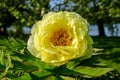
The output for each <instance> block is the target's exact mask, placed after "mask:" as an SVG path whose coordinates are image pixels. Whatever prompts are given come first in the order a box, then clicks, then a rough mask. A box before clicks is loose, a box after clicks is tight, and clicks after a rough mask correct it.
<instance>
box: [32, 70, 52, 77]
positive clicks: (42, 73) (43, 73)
mask: <svg viewBox="0 0 120 80" xmlns="http://www.w3.org/2000/svg"><path fill="white" fill-rule="evenodd" d="M51 74H52V73H51V72H49V71H46V70H42V71H34V72H32V75H34V76H36V77H38V78H39V79H42V78H43V77H46V76H48V75H51Z"/></svg>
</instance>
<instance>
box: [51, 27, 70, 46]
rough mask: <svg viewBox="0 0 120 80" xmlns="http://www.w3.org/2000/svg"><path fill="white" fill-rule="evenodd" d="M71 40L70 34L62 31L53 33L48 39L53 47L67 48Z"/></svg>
mask: <svg viewBox="0 0 120 80" xmlns="http://www.w3.org/2000/svg"><path fill="white" fill-rule="evenodd" d="M71 40H72V37H71V34H70V33H69V32H68V31H66V30H64V29H60V30H58V31H55V32H54V33H53V34H52V37H51V39H50V41H51V42H52V44H53V45H54V46H69V45H70V44H71Z"/></svg>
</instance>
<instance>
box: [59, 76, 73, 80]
mask: <svg viewBox="0 0 120 80" xmlns="http://www.w3.org/2000/svg"><path fill="white" fill-rule="evenodd" d="M61 78H62V79H63V80H75V78H72V77H70V76H61Z"/></svg>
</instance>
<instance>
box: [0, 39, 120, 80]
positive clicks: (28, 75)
mask: <svg viewBox="0 0 120 80" xmlns="http://www.w3.org/2000/svg"><path fill="white" fill-rule="evenodd" d="M115 51H117V50H116V49H115ZM102 55H104V54H99V53H94V55H93V56H92V57H91V58H89V59H87V60H83V61H81V60H80V59H75V60H71V61H70V62H68V63H67V64H65V65H62V66H52V65H49V64H47V63H44V62H42V61H40V59H38V58H36V57H34V56H32V55H31V54H30V53H29V51H28V50H27V48H26V43H25V42H24V41H22V40H20V39H15V38H13V37H9V38H7V39H0V78H2V79H3V78H5V79H8V80H10V79H12V80H23V79H24V80H25V79H27V80H37V79H42V80H67V79H69V80H75V79H77V80H79V79H86V80H87V79H89V78H92V79H96V78H100V77H103V78H101V80H102V79H104V78H106V77H107V76H106V75H111V73H113V72H114V71H115V73H116V71H118V72H119V69H120V68H118V64H115V62H113V61H112V62H109V63H112V64H109V63H106V62H108V61H106V60H105V58H106V57H107V56H106V57H105V58H104V57H102ZM105 55H107V54H105ZM107 60H108V59H107ZM109 60H115V59H111V58H110V59H109ZM109 65H112V66H109ZM116 65H117V66H116ZM111 71H112V72H111ZM116 74H118V73H116ZM112 77H113V78H114V77H116V76H114V75H113V74H112ZM109 78H110V77H109ZM116 79H117V78H116Z"/></svg>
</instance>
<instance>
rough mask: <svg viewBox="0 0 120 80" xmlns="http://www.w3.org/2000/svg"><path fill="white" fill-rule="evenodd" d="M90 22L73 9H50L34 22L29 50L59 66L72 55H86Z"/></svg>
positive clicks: (88, 45)
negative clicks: (50, 10)
mask: <svg viewBox="0 0 120 80" xmlns="http://www.w3.org/2000/svg"><path fill="white" fill-rule="evenodd" d="M88 26H89V24H88V23H87V21H86V20H85V19H83V18H82V17H81V16H80V15H79V14H77V13H75V12H67V11H64V12H62V11H61V12H49V13H48V14H46V15H44V16H43V19H42V20H40V21H38V22H37V23H35V24H34V25H33V28H32V30H31V36H30V38H29V40H28V44H27V46H28V50H29V51H30V52H31V53H32V54H33V55H34V56H36V57H38V58H40V59H41V61H44V62H46V63H50V64H53V65H62V64H64V63H66V62H68V61H69V60H72V59H75V58H79V57H82V58H84V59H85V58H89V57H91V53H92V43H93V42H92V39H91V38H90V36H89V35H88Z"/></svg>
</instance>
